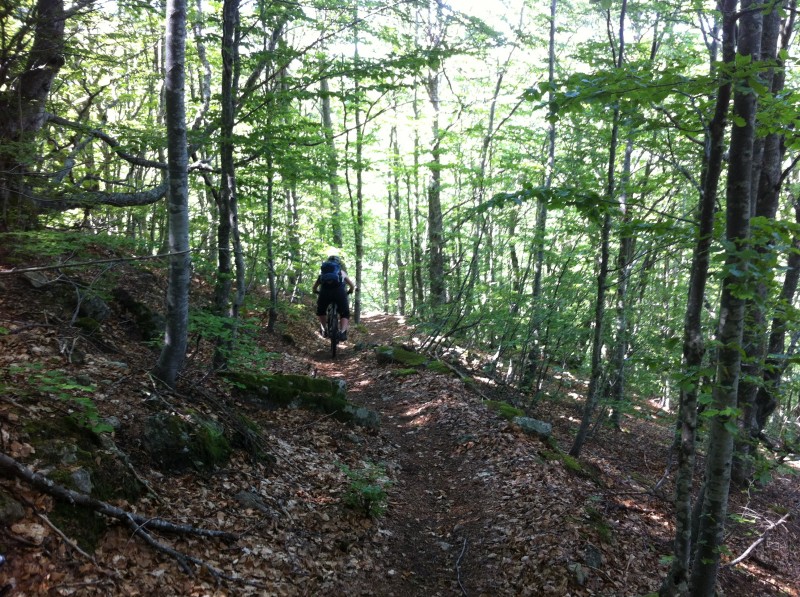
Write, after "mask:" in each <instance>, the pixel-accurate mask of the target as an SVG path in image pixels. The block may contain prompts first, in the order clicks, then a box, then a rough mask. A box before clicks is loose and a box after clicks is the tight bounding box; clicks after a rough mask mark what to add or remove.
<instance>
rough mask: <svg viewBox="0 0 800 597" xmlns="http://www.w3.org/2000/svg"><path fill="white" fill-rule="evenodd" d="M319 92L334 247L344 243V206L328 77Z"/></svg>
mask: <svg viewBox="0 0 800 597" xmlns="http://www.w3.org/2000/svg"><path fill="white" fill-rule="evenodd" d="M319 94H320V99H321V100H322V134H323V135H324V137H325V146H326V155H325V161H326V165H327V169H328V189H329V190H330V194H331V195H330V201H331V211H332V212H333V213H332V214H331V240H332V242H333V246H334V247H338V248H340V249H341V248H342V246H343V245H344V240H343V235H342V207H341V197H340V193H339V174H338V172H337V162H338V160H337V158H336V143H335V142H334V139H333V120H332V118H331V92H330V87H329V85H328V78H327V77H322V78H321V79H320V82H319Z"/></svg>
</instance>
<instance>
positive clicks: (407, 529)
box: [315, 316, 493, 597]
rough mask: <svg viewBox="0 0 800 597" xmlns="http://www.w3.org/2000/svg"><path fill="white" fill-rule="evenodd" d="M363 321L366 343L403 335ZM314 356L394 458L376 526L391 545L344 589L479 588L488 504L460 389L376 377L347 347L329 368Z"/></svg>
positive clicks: (381, 319)
mask: <svg viewBox="0 0 800 597" xmlns="http://www.w3.org/2000/svg"><path fill="white" fill-rule="evenodd" d="M364 323H365V324H366V326H367V328H368V330H369V331H370V332H369V337H368V338H367V340H366V343H387V342H390V341H391V340H392V339H394V338H398V339H401V338H400V335H401V334H403V333H405V331H404V329H403V328H402V326H401V325H400V324H399V323H398V321H397V320H395V319H393V318H390V317H386V316H375V317H370V318H367V319H366V320H365V322H364ZM315 356H316V358H315V361H316V366H317V367H318V370H319V372H320V374H322V375H325V376H328V377H334V378H344V379H346V380H347V383H348V395H349V397H350V399H351V400H353V401H354V402H356V403H358V404H361V405H364V406H366V407H368V408H370V409H372V410H375V411H377V412H379V413H380V414H381V418H382V422H381V429H380V431H379V434H380V436H382V439H383V440H384V441H388V442H389V444H390V445H391V447H392V450H393V453H392V455H391V458H392V459H393V463H392V464H393V465H394V470H392V476H393V478H394V485H393V486H392V488H391V490H390V496H391V499H390V503H389V509H388V512H387V514H386V516H385V518H384V519H383V520H382V521H381V527H383V530H384V532H386V533H387V534H388V537H389V539H388V542H387V550H386V553H385V557H384V558H383V560H382V562H381V565H382V567H381V568H380V569H375V570H371V571H366V572H365V574H364V577H363V578H359V579H357V580H356V581H355V583H354V585H353V586H350V587H347V588H346V589H348V590H349V591H351V594H361V595H386V596H398V597H399V596H404V597H405V596H410V595H454V594H470V595H472V594H478V593H480V592H481V589H482V590H487V589H488V586H487V585H488V584H491V581H490V578H491V568H490V567H489V565H488V562H487V561H486V559H485V558H483V556H482V538H483V535H484V532H485V531H484V529H485V527H486V526H487V525H489V524H490V522H489V521H488V520H487V516H486V512H487V505H488V504H490V503H492V500H493V496H492V495H491V491H490V487H489V485H488V484H486V483H484V482H483V481H482V479H483V478H485V477H487V476H488V474H487V473H486V472H485V471H484V470H483V469H482V467H481V463H480V462H479V461H476V459H475V457H474V453H473V452H472V451H470V450H469V449H468V447H469V446H470V444H471V443H473V442H474V441H475V439H476V437H475V425H476V424H477V421H475V417H474V412H473V410H472V409H471V408H469V407H468V405H467V404H466V403H465V402H464V400H463V394H462V395H459V394H458V393H457V391H458V390H459V389H460V390H461V391H462V392H463V387H459V384H460V382H454V380H451V379H447V378H441V376H437V375H435V374H430V373H425V372H422V373H420V374H418V375H415V376H410V377H400V378H399V377H397V376H395V375H393V374H392V371H391V370H390V369H381V368H378V369H376V367H377V365H376V363H375V357H374V355H373V354H372V351H356V350H355V349H354V348H353V345H351V344H346V345H345V346H344V350H342V351H341V354H340V355H339V357H337V359H336V360H335V361H333V360H332V359H331V358H330V355H329V354H327V353H325V351H320V352H319V353H318V354H316V355H315ZM481 473H484V474H483V475H482V474H481ZM479 585H481V586H480V587H479Z"/></svg>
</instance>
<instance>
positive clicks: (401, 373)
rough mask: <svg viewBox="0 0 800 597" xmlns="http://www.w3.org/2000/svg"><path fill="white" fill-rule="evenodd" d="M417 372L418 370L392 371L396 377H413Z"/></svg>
mask: <svg viewBox="0 0 800 597" xmlns="http://www.w3.org/2000/svg"><path fill="white" fill-rule="evenodd" d="M416 372H417V370H416V369H411V368H409V369H395V370H394V371H392V375H394V376H395V377H405V376H406V375H413V374H414V373H416Z"/></svg>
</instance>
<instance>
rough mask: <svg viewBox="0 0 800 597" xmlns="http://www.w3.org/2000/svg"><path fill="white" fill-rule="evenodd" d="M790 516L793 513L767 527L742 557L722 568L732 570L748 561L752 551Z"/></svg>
mask: <svg viewBox="0 0 800 597" xmlns="http://www.w3.org/2000/svg"><path fill="white" fill-rule="evenodd" d="M790 514H791V513H789V512H787V513H786V514H784V515H783V516H782V517H781V519H780V520H779V521H778V522H770V523H769V526H767V528H766V529H765V530H764V532H763V533H761V536H760V537H759V538H758V539H756V540H755V541H753V543H752V544H751V545H750V547H748V548H747V549H745V550H744V552H743V553H742V555H740V556H739V557H738V558H736V559H735V560H731V561H730V562H727V563H726V564H723V566H722V567H723V568H732V567H733V566H736V564H738V563H739V562H742V561H744V560H746V559H747V557H748V556H749V555H750V554H751V553H752V551H753V550H754V549H755V548H756V547H758V546H759V545H760V544H761V543H763V542H764V539H766V538H767V533H769V532H770V531H771V530H773V529H774V528H775V527H777V526H778V525H781V524H783V523H784V522H786V520H787V519H788V518H789V516H790Z"/></svg>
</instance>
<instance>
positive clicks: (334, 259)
mask: <svg viewBox="0 0 800 597" xmlns="http://www.w3.org/2000/svg"><path fill="white" fill-rule="evenodd" d="M328 261H333V262H334V263H338V264H339V265H341V263H342V260H341V259H339V256H338V255H330V256H329V257H328Z"/></svg>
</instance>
